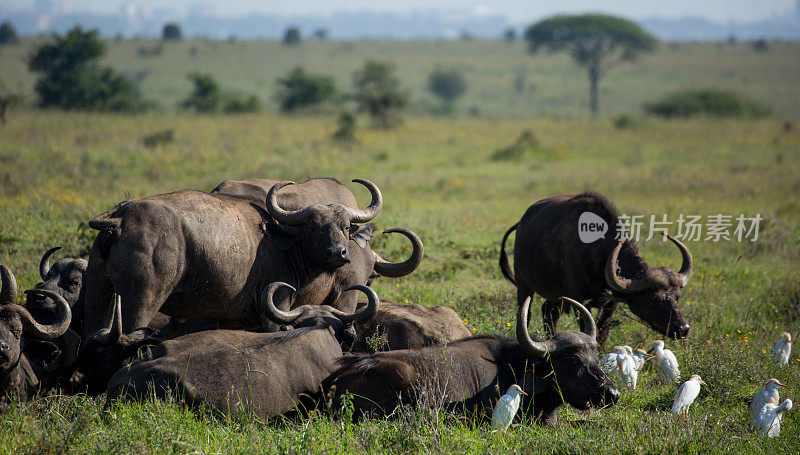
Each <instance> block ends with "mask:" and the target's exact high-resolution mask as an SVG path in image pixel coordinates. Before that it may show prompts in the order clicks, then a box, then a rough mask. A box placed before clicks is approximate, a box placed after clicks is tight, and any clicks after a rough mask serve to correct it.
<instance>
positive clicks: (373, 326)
mask: <svg viewBox="0 0 800 455" xmlns="http://www.w3.org/2000/svg"><path fill="white" fill-rule="evenodd" d="M355 329H356V333H357V337H356V341H355V343H353V346H352V347H351V351H353V352H372V351H373V350H387V351H391V350H396V349H409V348H421V347H423V346H444V345H446V344H448V343H452V342H454V341H456V340H460V339H462V338H468V337H470V336H472V334H471V333H470V331H469V329H468V328H467V327H466V326H465V325H464V322H463V320H462V319H461V316H459V315H458V314H457V313H456V312H455V311H453V309H452V308H449V307H446V306H433V307H424V306H421V305H415V304H410V305H409V304H402V303H396V302H391V301H381V305H380V307H379V308H378V312H377V314H375V317H374V318H372V319H369V320H366V321H364V322H361V323H359V324H357V325H356V327H355Z"/></svg>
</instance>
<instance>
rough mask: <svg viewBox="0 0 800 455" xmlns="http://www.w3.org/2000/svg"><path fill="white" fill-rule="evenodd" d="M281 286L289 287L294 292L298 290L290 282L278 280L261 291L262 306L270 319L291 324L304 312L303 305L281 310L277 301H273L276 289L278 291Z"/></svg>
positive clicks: (278, 322)
mask: <svg viewBox="0 0 800 455" xmlns="http://www.w3.org/2000/svg"><path fill="white" fill-rule="evenodd" d="M279 288H289V289H291V290H292V292H295V291H296V289H295V288H294V287H292V286H291V285H290V284H287V283H283V282H281V281H276V282H274V283H272V284H270V285H269V286H267V287H265V288H264V290H263V291H261V307H262V308H263V309H264V312H265V313H266V315H267V318H269V320H270V321H272V322H274V323H276V324H291V323H293V322H294V320H295V319H297V318H298V317H299V316H300V315H301V314H302V313H303V310H302V308H301V307H298V308H295V309H294V310H291V311H283V310H279V309H278V307H276V306H275V302H273V301H272V297H273V296H274V295H275V291H277V290H278V289H279Z"/></svg>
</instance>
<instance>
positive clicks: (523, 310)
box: [517, 296, 556, 357]
mask: <svg viewBox="0 0 800 455" xmlns="http://www.w3.org/2000/svg"><path fill="white" fill-rule="evenodd" d="M530 306H531V297H530V296H528V297H527V298H526V299H525V301H524V302H523V303H522V306H520V308H519V312H517V342H518V343H519V344H520V346H521V347H522V350H523V351H525V352H526V353H528V354H529V355H532V356H534V357H545V356H547V355H548V353H550V352H554V351H555V350H556V345H555V343H554V342H553V341H552V340H547V341H533V340H532V339H531V336H530V334H529V333H528V310H529V309H530Z"/></svg>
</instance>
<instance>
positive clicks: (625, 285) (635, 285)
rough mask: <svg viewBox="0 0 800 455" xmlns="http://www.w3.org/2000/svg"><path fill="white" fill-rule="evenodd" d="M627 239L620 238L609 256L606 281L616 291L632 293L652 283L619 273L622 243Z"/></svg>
mask: <svg viewBox="0 0 800 455" xmlns="http://www.w3.org/2000/svg"><path fill="white" fill-rule="evenodd" d="M625 241H626V239H622V240H620V241H619V243H617V246H616V247H615V248H614V251H612V252H611V255H610V256H609V257H608V262H606V283H608V286H609V287H610V288H611V289H613V290H614V291H617V292H622V293H624V294H632V293H634V292H639V291H642V290H644V289H647V288H649V287H650V286H651V285H652V284H651V283H650V281H649V280H647V279H632V280H629V279H627V278H622V277H621V276H619V275H618V274H617V259H618V258H619V251H620V250H621V249H622V245H623V244H624V243H625Z"/></svg>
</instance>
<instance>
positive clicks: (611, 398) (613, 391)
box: [602, 384, 619, 407]
mask: <svg viewBox="0 0 800 455" xmlns="http://www.w3.org/2000/svg"><path fill="white" fill-rule="evenodd" d="M617 401H619V390H618V389H617V388H616V387H615V386H614V385H613V384H612V385H611V386H610V387H606V390H605V394H604V396H603V404H602V406H603V407H605V406H612V405H614V404H615V403H616V402H617Z"/></svg>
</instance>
